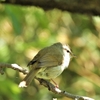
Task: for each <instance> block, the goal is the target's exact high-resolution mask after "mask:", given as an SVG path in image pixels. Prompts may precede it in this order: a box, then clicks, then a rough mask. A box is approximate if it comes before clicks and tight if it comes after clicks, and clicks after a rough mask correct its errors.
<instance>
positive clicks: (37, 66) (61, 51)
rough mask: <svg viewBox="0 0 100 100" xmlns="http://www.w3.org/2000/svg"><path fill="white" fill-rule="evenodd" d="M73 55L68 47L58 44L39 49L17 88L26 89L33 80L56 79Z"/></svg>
mask: <svg viewBox="0 0 100 100" xmlns="http://www.w3.org/2000/svg"><path fill="white" fill-rule="evenodd" d="M72 57H73V53H72V51H71V49H70V47H69V46H68V45H65V44H62V43H60V42H57V43H54V44H53V45H51V46H48V47H45V48H43V49H41V50H40V51H39V52H38V53H37V54H36V56H35V57H33V59H32V60H31V61H30V62H29V63H28V65H27V66H30V67H31V69H30V71H29V73H28V74H27V75H26V76H25V78H24V79H23V80H22V81H21V82H20V83H19V87H27V86H28V85H29V84H30V83H31V82H32V80H33V78H35V77H36V78H41V79H45V80H50V79H51V80H52V79H55V78H56V77H58V76H59V75H60V74H61V73H62V72H63V71H64V69H66V68H67V67H68V66H69V63H70V59H71V58H72Z"/></svg>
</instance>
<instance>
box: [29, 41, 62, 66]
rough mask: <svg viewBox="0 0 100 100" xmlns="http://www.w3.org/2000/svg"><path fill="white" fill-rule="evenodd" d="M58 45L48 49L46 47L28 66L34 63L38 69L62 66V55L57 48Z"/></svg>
mask: <svg viewBox="0 0 100 100" xmlns="http://www.w3.org/2000/svg"><path fill="white" fill-rule="evenodd" d="M57 45H59V44H58V43H57V44H55V45H52V46H50V47H46V48H44V49H42V50H40V51H39V52H38V54H37V55H36V56H35V57H34V58H33V59H32V61H30V62H29V64H28V65H34V63H35V62H37V63H38V68H41V67H52V66H54V67H55V66H57V65H61V64H62V60H63V54H62V52H63V51H61V50H59V49H61V45H60V48H58V46H57Z"/></svg>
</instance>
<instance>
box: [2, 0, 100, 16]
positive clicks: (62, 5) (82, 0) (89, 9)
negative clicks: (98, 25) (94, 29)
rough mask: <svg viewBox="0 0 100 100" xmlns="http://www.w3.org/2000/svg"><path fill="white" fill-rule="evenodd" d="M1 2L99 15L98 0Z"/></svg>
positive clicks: (14, 0) (16, 0)
mask: <svg viewBox="0 0 100 100" xmlns="http://www.w3.org/2000/svg"><path fill="white" fill-rule="evenodd" d="M0 2H1V3H3V4H13V5H23V6H37V7H42V8H43V9H45V10H50V9H54V8H58V9H60V10H62V11H69V12H72V13H82V14H83V13H84V14H92V15H100V0H0Z"/></svg>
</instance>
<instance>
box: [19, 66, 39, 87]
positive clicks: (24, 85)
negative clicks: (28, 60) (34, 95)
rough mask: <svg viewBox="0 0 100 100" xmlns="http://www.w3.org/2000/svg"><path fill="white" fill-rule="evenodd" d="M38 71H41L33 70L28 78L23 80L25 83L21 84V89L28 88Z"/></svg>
mask: <svg viewBox="0 0 100 100" xmlns="http://www.w3.org/2000/svg"><path fill="white" fill-rule="evenodd" d="M38 71H39V69H34V68H32V69H31V71H30V72H29V73H28V74H27V76H26V77H25V78H24V79H23V81H22V82H20V83H19V87H27V86H28V85H29V84H30V83H31V81H32V80H33V78H34V77H35V75H36V74H37V72H38Z"/></svg>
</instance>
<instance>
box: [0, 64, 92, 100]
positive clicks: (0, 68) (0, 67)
mask: <svg viewBox="0 0 100 100" xmlns="http://www.w3.org/2000/svg"><path fill="white" fill-rule="evenodd" d="M6 67H7V68H11V69H14V70H17V71H19V72H22V73H23V74H28V71H27V70H26V69H23V68H22V67H21V66H19V65H17V64H0V73H1V74H3V73H4V72H3V68H6ZM35 79H37V80H38V81H39V82H40V84H41V85H43V86H45V87H46V88H48V89H49V90H50V91H52V92H53V93H57V94H60V95H63V96H66V97H68V98H71V99H73V100H94V99H92V98H89V97H85V96H79V95H74V94H70V93H68V92H66V91H63V90H60V89H59V88H57V87H55V86H54V85H53V84H51V83H50V82H48V81H47V80H43V79H40V78H35Z"/></svg>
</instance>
